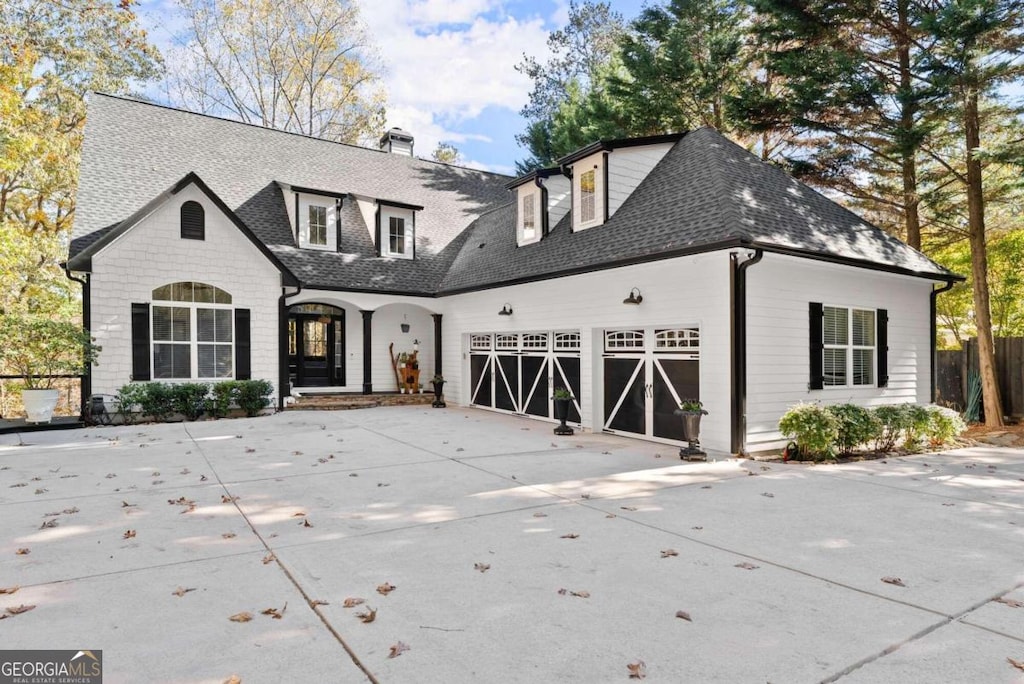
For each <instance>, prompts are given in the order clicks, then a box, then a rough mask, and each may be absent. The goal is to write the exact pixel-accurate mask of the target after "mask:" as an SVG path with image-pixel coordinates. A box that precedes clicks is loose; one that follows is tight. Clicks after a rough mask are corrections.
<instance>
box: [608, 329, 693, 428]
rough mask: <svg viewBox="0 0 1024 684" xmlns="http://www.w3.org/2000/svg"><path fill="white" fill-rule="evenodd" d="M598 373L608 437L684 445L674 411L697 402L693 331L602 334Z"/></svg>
mask: <svg viewBox="0 0 1024 684" xmlns="http://www.w3.org/2000/svg"><path fill="white" fill-rule="evenodd" d="M602 367H603V371H604V430H605V431H606V432H613V433H621V434H626V435H636V436H640V437H646V438H648V439H656V440H659V441H662V440H664V441H670V442H681V441H682V439H683V434H682V432H683V430H682V421H681V420H680V418H679V416H677V415H675V410H676V409H677V408H679V403H680V402H681V401H683V400H684V399H699V398H700V330H699V329H698V328H697V327H678V328H630V329H628V330H606V331H605V333H604V353H603V363H602Z"/></svg>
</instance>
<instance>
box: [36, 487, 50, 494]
mask: <svg viewBox="0 0 1024 684" xmlns="http://www.w3.org/2000/svg"><path fill="white" fill-rule="evenodd" d="M48 491H50V490H49V489H43V488H42V487H40V488H39V489H37V490H36V494H46V492H48Z"/></svg>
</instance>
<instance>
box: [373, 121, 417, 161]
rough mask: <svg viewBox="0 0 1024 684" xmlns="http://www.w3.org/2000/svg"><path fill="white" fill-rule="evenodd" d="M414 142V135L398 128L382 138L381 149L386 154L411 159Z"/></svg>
mask: <svg viewBox="0 0 1024 684" xmlns="http://www.w3.org/2000/svg"><path fill="white" fill-rule="evenodd" d="M414 141H415V140H414V138H413V137H412V133H409V132H408V131H403V130H402V129H401V128H397V127H396V128H392V129H391V130H389V131H387V132H386V133H385V134H384V135H382V136H381V138H380V149H381V150H382V151H384V152H390V153H392V154H401V155H405V156H407V157H411V156H412V146H413V142H414Z"/></svg>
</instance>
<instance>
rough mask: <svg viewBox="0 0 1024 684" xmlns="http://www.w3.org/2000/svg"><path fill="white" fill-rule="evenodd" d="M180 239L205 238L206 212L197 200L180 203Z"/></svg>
mask: <svg viewBox="0 0 1024 684" xmlns="http://www.w3.org/2000/svg"><path fill="white" fill-rule="evenodd" d="M181 239H182V240H205V239H206V212H205V211H204V210H203V205H202V204H200V203H199V202H193V201H192V200H189V201H188V202H185V203H184V204H182V205H181Z"/></svg>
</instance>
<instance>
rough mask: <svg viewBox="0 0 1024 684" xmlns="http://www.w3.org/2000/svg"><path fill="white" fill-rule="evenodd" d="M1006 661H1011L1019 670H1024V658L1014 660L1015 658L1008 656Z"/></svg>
mask: <svg viewBox="0 0 1024 684" xmlns="http://www.w3.org/2000/svg"><path fill="white" fill-rule="evenodd" d="M1006 662H1008V663H1010V664H1011V665H1013V666H1014V667H1015V668H1017V669H1018V670H1024V660H1014V659H1013V658H1007V659H1006Z"/></svg>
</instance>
